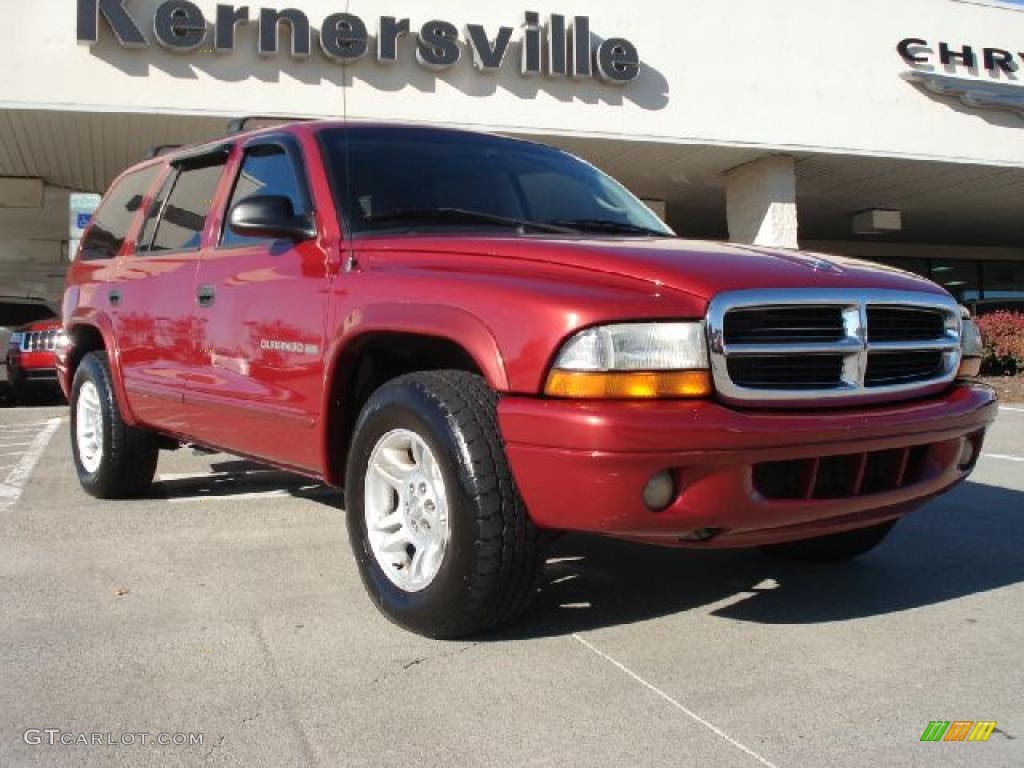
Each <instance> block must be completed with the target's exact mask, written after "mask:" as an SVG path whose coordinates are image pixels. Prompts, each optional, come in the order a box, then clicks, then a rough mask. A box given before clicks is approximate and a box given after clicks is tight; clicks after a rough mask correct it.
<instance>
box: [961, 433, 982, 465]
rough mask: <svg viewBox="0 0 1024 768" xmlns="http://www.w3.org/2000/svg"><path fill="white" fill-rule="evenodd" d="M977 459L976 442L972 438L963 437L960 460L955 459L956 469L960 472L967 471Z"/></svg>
mask: <svg viewBox="0 0 1024 768" xmlns="http://www.w3.org/2000/svg"><path fill="white" fill-rule="evenodd" d="M977 459H978V441H977V440H975V439H974V437H973V436H972V437H965V438H964V444H963V445H962V446H960V458H959V459H957V462H956V465H957V468H958V469H960V470H961V471H964V470H968V469H970V468H971V467H973V466H974V463H975V462H976V461H977Z"/></svg>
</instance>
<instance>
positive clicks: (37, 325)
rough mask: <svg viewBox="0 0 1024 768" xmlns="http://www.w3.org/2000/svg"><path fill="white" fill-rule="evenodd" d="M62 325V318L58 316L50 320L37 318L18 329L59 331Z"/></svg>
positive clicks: (24, 330) (23, 330) (22, 330)
mask: <svg viewBox="0 0 1024 768" xmlns="http://www.w3.org/2000/svg"><path fill="white" fill-rule="evenodd" d="M61 327H62V324H61V322H60V320H58V319H57V318H55V317H54V318H51V319H49V320H36V321H35V322H32V323H26V324H25V325H23V326H21V327H20V328H18V329H17V330H18V331H21V332H26V331H59V330H60V329H61Z"/></svg>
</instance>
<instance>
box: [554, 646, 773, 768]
mask: <svg viewBox="0 0 1024 768" xmlns="http://www.w3.org/2000/svg"><path fill="white" fill-rule="evenodd" d="M572 636H573V638H574V639H576V640H578V641H579V642H580V643H582V644H583V645H584V646H585V647H586V648H588V649H590V650H591V651H593V652H594V653H596V654H597V655H598V656H600V657H601V658H602V659H604V660H605V661H607V662H608V663H609V664H612V665H613V666H615V667H617V668H618V669H620V670H621V671H622V672H625V673H626V674H627V675H629V676H630V677H631V678H633V679H634V680H636V681H637V682H638V683H640V685H642V686H643V687H644V688H647V689H648V690H649V691H651V692H653V693H655V694H657V695H658V696H660V697H661V698H663V699H664V700H665V701H667V702H668V703H669V704H671V705H672V706H673V707H675V708H676V709H678V710H679V711H680V712H682V713H683V714H684V715H686V716H687V717H689V718H690V719H691V720H693V721H694V722H696V723H699V724H700V725H703V726H704V727H705V728H707V729H708V730H709V731H711V732H712V733H714V734H715V735H716V736H719V737H720V738H722V739H725V741H727V742H729V743H730V744H732V746H734V747H736V749H738V750H739V751H740V752H743V753H745V754H747V755H749V756H750V757H752V758H754V759H755V760H757V762H759V763H760V764H761V765H764V766H767V768H776V765H775V764H774V763H772V762H771V761H769V760H766V759H765V758H763V757H761V756H760V755H759V754H757V752H755V751H754V750H752V749H750V747H747V746H745V745H743V744H741V743H740V742H738V741H736V739H734V738H733V737H732V736H730V735H729V734H727V733H726V732H725V731H723V730H722V729H721V728H719V727H718V726H717V725H715V724H714V723H710V722H708V721H707V720H705V719H704V718H703V717H701V716H700V715H698V714H697V713H696V712H694V711H692V710H690V709H687V708H686V707H684V706H683V705H682V704H680V703H679V702H678V701H676V700H675V699H673V698H672V697H671V696H669V695H668V694H667V693H665V692H664V691H663V690H661V689H660V688H658V687H657V686H655V685H653V684H652V683H649V682H647V681H646V680H644V679H643V678H642V677H640V675H638V674H637V673H636V672H634V671H633V670H631V669H629V667H627V666H626V665H625V664H622V663H621V662H618V661H616V660H615V659H613V658H612V657H611V656H609V655H608V654H607V653H605V652H604V651H602V650H600V649H598V648H595V647H594V646H593V645H591V644H590V643H588V642H587V641H586V640H584V639H583V638H582V637H580V636H579V635H578V634H577V633H575V632H573V634H572Z"/></svg>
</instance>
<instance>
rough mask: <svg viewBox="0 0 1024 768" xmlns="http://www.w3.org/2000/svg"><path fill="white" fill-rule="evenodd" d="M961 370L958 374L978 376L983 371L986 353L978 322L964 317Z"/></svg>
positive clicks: (961, 336) (961, 332)
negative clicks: (982, 362) (982, 363)
mask: <svg viewBox="0 0 1024 768" xmlns="http://www.w3.org/2000/svg"><path fill="white" fill-rule="evenodd" d="M960 328H961V330H960V353H961V357H960V370H959V371H958V372H957V376H977V375H978V374H979V373H980V372H981V359H982V357H984V355H985V351H984V344H983V343H982V340H981V331H979V330H978V324H977V323H975V322H974V321H973V320H971V319H969V318H964V319H963V321H962V323H961V326H960Z"/></svg>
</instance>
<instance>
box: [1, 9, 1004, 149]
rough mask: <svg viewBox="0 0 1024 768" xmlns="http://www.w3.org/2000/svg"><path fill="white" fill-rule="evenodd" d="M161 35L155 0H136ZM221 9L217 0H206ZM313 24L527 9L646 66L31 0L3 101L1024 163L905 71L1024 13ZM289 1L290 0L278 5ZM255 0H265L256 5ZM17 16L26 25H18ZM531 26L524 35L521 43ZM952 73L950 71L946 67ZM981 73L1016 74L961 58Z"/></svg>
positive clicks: (12, 25) (999, 136) (5, 55)
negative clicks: (86, 17)
mask: <svg viewBox="0 0 1024 768" xmlns="http://www.w3.org/2000/svg"><path fill="white" fill-rule="evenodd" d="M125 4H126V7H127V8H128V9H129V10H130V11H131V12H132V13H133V14H134V15H135V16H136V17H138V18H139V19H140V20H142V22H141V23H142V26H143V28H144V30H145V32H146V34H147V35H148V36H149V38H150V39H151V40H152V38H153V32H152V17H153V9H154V8H155V7H156V5H157V4H158V2H157V0H125ZM198 5H199V6H200V7H201V8H202V9H203V10H204V11H205V12H207V14H208V16H209V18H213V10H214V7H215V5H216V3H215V2H214V0H198ZM291 5H293V6H298V7H300V8H302V9H303V10H304V11H306V12H307V13H308V15H309V17H310V19H311V20H312V21H313V23H314V25H315V26H316V25H319V24H320V23H321V21H322V20H323V18H324V17H325V16H326V15H327V14H330V13H335V12H337V11H339V10H348V11H350V12H351V13H354V14H358V15H360V16H361V17H362V18H363V19H364V20H365V21H366V22H367V23H368V24H369V25H370V27H371V32H372V31H373V29H374V28H375V26H376V19H377V18H379V16H380V15H382V14H389V15H394V16H398V17H403V16H408V17H410V18H411V19H412V23H413V28H414V29H416V28H418V27H419V25H420V24H422V23H423V22H424V21H427V20H428V19H430V18H440V19H446V20H449V21H451V22H453V23H454V24H456V25H457V26H458V27H459V28H460V30H461V29H462V28H463V27H464V25H465V24H466V23H469V22H479V23H481V24H483V25H485V27H486V29H487V30H488V32H489V33H490V34H492V35H493V33H494V31H495V30H496V29H497V28H498V26H499V25H508V26H513V27H517V28H518V26H519V25H521V24H522V23H523V12H524V11H525V10H527V8H529V9H530V10H534V11H539V12H540V13H541V14H542V15H545V16H546V15H547V14H549V13H552V12H558V13H562V14H565V15H567V16H572V15H573V14H586V15H588V16H589V17H590V19H591V23H592V26H593V31H594V34H595V35H596V36H600V37H604V38H607V37H610V36H622V37H626V38H628V39H630V40H631V41H632V42H634V43H635V44H636V45H637V47H638V48H639V52H640V56H641V58H642V60H643V62H644V66H643V70H642V72H641V74H640V78H639V79H638V80H637V81H636V82H634V83H632V84H630V85H628V86H625V87H616V86H610V85H606V84H603V83H600V82H598V81H596V80H593V79H588V80H569V79H564V78H559V79H552V78H546V77H532V78H524V77H523V76H522V75H521V74H520V73H519V71H518V68H517V66H516V64H517V61H516V60H515V59H517V54H518V44H516V46H515V47H514V48H513V50H512V53H511V55H510V60H509V61H508V62H506V64H505V66H504V68H503V69H502V70H501V71H500V72H499V73H497V74H493V75H486V74H481V73H478V72H476V71H475V70H474V68H473V66H472V64H471V62H470V61H469V57H468V56H465V55H464V56H463V60H462V61H461V62H460V63H459V64H457V65H455V66H454V67H452V68H451V69H449V70H446V71H444V72H440V73H438V72H432V71H428V70H424V69H423V68H421V67H418V66H417V65H416V64H415V61H414V57H413V43H412V41H411V40H410V39H406V40H404V41H403V42H402V44H401V48H400V61H399V62H398V63H397V64H394V65H391V66H382V65H380V64H378V63H377V62H375V61H373V60H371V58H367V59H364V60H362V61H360V62H358V63H356V64H354V65H350V66H347V67H342V66H340V65H338V64H336V63H333V62H331V61H329V60H328V59H327V58H326V57H324V56H323V54H322V53H321V52H320V51H319V50H317V49H316V48H314V51H313V55H312V56H311V57H310V58H308V59H306V60H295V59H292V58H290V57H289V56H288V55H287V53H279V54H278V55H277V56H275V57H273V58H265V59H263V58H260V57H259V56H257V54H256V52H255V48H256V32H255V27H253V26H250V27H246V28H243V29H242V30H240V32H239V39H238V44H237V50H236V51H235V52H234V53H232V54H227V55H226V54H218V53H215V52H213V51H212V49H211V47H210V45H209V41H207V44H206V45H204V46H203V47H202V48H201V49H199V50H196V51H193V52H191V53H188V54H175V53H170V52H168V51H165V50H163V49H161V48H160V47H159V46H158V45H157V44H156V43H152V44H151V45H150V47H149V48H146V49H140V50H125V49H123V48H120V47H118V46H117V45H116V44H115V43H114V42H113V41H112V39H111V35H110V34H109V31H108V30H107V29H106V28H105V27H102V36H101V42H100V43H99V44H98V45H96V46H95V47H93V48H87V47H83V46H79V45H78V44H77V43H76V31H75V21H76V14H75V11H76V2H75V0H46V2H35V3H22V4H19V6H18V8H17V11H16V12H13V13H11V14H9V16H8V19H9V21H8V23H5V24H4V25H3V26H2V27H0V56H2V60H0V64H2V65H3V69H4V73H5V75H4V86H3V89H2V91H0V109H2V108H4V107H7V108H18V107H22V108H24V107H29V106H36V107H47V108H49V107H52V106H54V105H59V106H60V107H61V108H66V109H80V110H108V111H110V110H127V111H151V112H161V111H166V112H198V113H212V114H231V113H238V114H253V113H270V114H296V115H317V116H330V115H341V114H343V113H346V112H347V114H349V115H352V116H360V117H373V118H395V119H399V118H400V119H412V120H422V121H431V122H448V123H453V124H460V125H474V126H484V127H491V128H498V129H502V128H504V129H516V130H527V131H537V132H543V133H580V134H590V135H601V136H613V137H625V138H630V139H631V138H653V139H659V140H664V141H672V142H688V143H722V144H730V145H733V144H734V145H754V146H764V147H766V148H777V149H786V148H790V149H792V148H803V149H810V150H821V151H837V152H838V151H842V152H845V153H867V154H874V155H894V156H906V157H920V158H941V159H951V158H952V159H961V160H966V161H973V162H980V163H992V164H1008V165H1017V166H1019V165H1022V164H1024V123H1022V121H1021V119H1020V117H1019V116H1017V115H1014V114H1012V113H1008V112H1000V111H978V110H974V109H970V108H967V107H965V106H963V105H961V104H959V102H956V101H952V100H950V99H947V98H940V97H937V96H929V95H926V94H925V93H923V92H922V91H921V90H919V89H918V88H917V87H915V86H913V85H911V84H909V83H907V82H905V81H904V80H902V79H901V77H900V75H901V74H902V73H904V72H906V71H907V70H908V69H909V67H908V65H907V64H906V63H905V62H904V61H903V59H902V58H901V57H900V56H899V55H898V54H897V52H896V46H897V43H898V42H899V41H900V40H902V39H904V38H907V37H920V38H923V39H927V40H929V41H935V42H937V41H939V40H945V41H949V42H950V43H952V44H956V45H959V44H965V43H969V44H972V45H973V46H975V49H976V50H977V51H979V52H980V51H981V49H982V48H984V47H998V48H1005V49H1007V50H1008V51H1019V50H1020V49H1021V45H1020V42H1021V40H1024V13H1021V12H1017V11H1014V10H1009V9H1007V8H1005V7H1004V8H999V7H993V6H985V5H977V4H972V3H966V2H957V1H956V0H900V2H892V0H859V1H858V2H851V1H850V0H786V2H764V1H763V0H716V2H713V3H712V2H707V0H679V1H678V2H674V3H667V2H664V0H634V2H631V3H613V2H611V0H540V1H538V2H532V0H531V2H529V3H524V4H514V3H513V4H507V3H502V4H498V3H487V4H483V3H480V2H477V1H476V0H436V1H435V2H433V3H430V4H429V5H426V6H425V5H424V4H423V3H419V2H413V1H412V0H386V1H385V2H377V1H374V2H370V0H351V2H349V3H348V4H347V5H348V7H347V9H346V8H343V7H342V6H344V5H345V4H339V3H338V2H337V0H295V2H293V3H291ZM278 6H280V4H278ZM251 7H252V8H253V9H254V10H255V9H256V8H258V7H259V6H258V5H256V4H252V6H251ZM11 20H13V21H11ZM518 35H519V33H518V32H517V33H516V38H515V39H518ZM939 71H943V72H944V71H946V70H945V69H944V68H939ZM950 71H954V72H956V73H957V74H959V75H963V76H966V77H972V78H975V79H979V80H983V81H984V80H991V79H1003V80H1005V79H1007V78H1009V77H1013V78H1016V77H1018V75H1012V76H1009V75H999V76H998V77H996V76H995V75H994V74H993V73H989V72H987V71H986V70H984V69H983V68H982V69H975V71H973V72H972V71H968V70H967V69H966V68H963V67H960V68H956V67H952V68H950Z"/></svg>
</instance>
